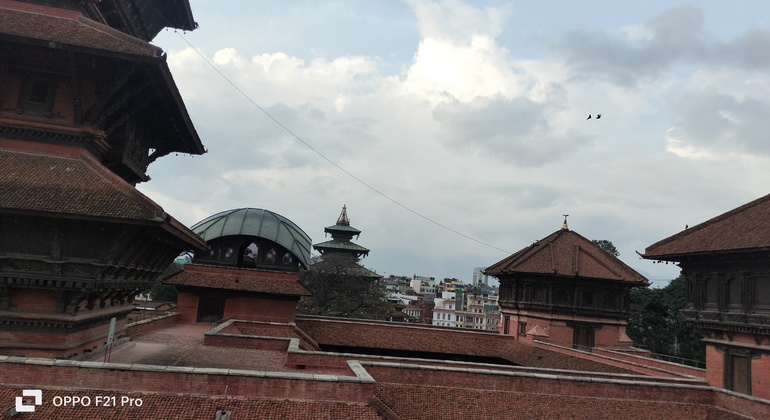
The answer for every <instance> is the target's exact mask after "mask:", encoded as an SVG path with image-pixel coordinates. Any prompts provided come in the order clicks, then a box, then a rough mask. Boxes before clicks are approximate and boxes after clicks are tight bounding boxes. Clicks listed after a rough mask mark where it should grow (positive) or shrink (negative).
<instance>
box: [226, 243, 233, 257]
mask: <svg viewBox="0 0 770 420" xmlns="http://www.w3.org/2000/svg"><path fill="white" fill-rule="evenodd" d="M232 257H233V247H231V246H228V247H227V250H226V251H225V259H226V260H229V259H230V258H232Z"/></svg>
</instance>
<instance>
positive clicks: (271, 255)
mask: <svg viewBox="0 0 770 420" xmlns="http://www.w3.org/2000/svg"><path fill="white" fill-rule="evenodd" d="M275 255H276V252H275V250H274V249H272V248H271V249H270V250H269V251H267V253H266V254H265V262H266V263H268V264H275Z"/></svg>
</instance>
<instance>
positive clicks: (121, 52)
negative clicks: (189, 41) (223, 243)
mask: <svg viewBox="0 0 770 420" xmlns="http://www.w3.org/2000/svg"><path fill="white" fill-rule="evenodd" d="M161 3H162V5H161V4H159V3H158V2H154V1H149V0H125V1H102V2H97V1H88V0H87V1H80V2H73V1H68V0H60V1H57V0H40V1H34V0H25V1H15V0H0V168H2V176H0V354H2V355H6V354H7V355H22V356H42V357H72V356H76V355H79V354H82V353H83V352H86V351H90V350H93V349H94V348H97V347H99V346H100V345H102V344H104V342H105V341H106V337H107V333H108V329H109V325H110V321H111V319H112V318H115V319H116V321H117V322H116V326H117V329H116V332H117V333H120V331H121V329H122V328H124V326H125V320H126V315H127V313H128V312H129V311H131V309H132V305H131V301H132V300H133V297H134V295H136V294H137V293H138V292H140V291H142V290H145V289H147V288H149V286H150V285H151V284H152V283H153V281H154V280H155V279H156V278H157V277H158V276H159V275H160V274H161V273H162V272H163V270H164V269H165V268H166V267H167V266H168V265H169V264H170V263H171V262H172V261H173V259H174V257H175V256H177V255H179V253H181V252H182V251H186V250H188V251H189V250H197V249H205V243H204V242H203V240H202V239H201V238H200V237H198V236H196V235H195V234H193V233H192V232H191V231H190V230H189V229H187V228H186V227H184V226H183V225H182V224H180V223H179V222H177V221H176V220H175V219H174V218H172V217H171V216H170V215H168V214H167V213H165V212H164V211H163V209H162V208H161V207H160V206H158V205H157V204H156V203H154V202H153V201H152V200H150V199H149V198H148V197H146V196H145V195H143V194H142V193H140V192H139V191H138V190H136V188H135V185H136V184H137V183H139V182H144V181H147V180H149V177H148V176H147V174H146V172H147V167H148V166H149V165H150V164H151V163H152V162H153V161H155V160H156V159H158V158H160V157H162V156H165V155H167V154H169V153H172V152H179V153H187V154H202V153H204V152H205V150H204V148H203V145H202V144H201V142H200V139H199V138H198V135H197V133H196V132H195V129H194V127H193V125H192V123H191V121H190V118H189V116H188V114H187V111H186V109H185V107H184V104H183V102H182V99H181V96H180V94H179V92H178V90H177V87H176V85H175V84H174V81H173V79H172V77H171V73H170V72H169V69H168V65H167V64H166V60H165V54H164V53H163V51H162V50H161V49H160V48H158V47H156V46H154V45H152V44H150V43H149V41H150V40H151V39H152V38H153V37H155V35H156V34H157V33H158V32H159V31H160V30H161V29H162V28H164V27H166V26H172V27H176V28H179V29H184V30H193V29H195V27H196V24H195V22H194V21H193V20H192V14H191V12H190V7H189V3H188V2H187V1H186V0H174V1H166V2H161Z"/></svg>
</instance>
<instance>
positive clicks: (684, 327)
mask: <svg viewBox="0 0 770 420" xmlns="http://www.w3.org/2000/svg"><path fill="white" fill-rule="evenodd" d="M686 287H687V283H686V279H685V277H684V276H679V277H677V278H676V279H674V280H672V281H671V282H670V283H669V284H668V285H667V286H666V287H664V288H660V289H651V288H635V289H633V290H631V296H630V303H631V305H630V313H629V319H628V327H627V332H628V336H629V337H630V338H631V339H632V340H634V344H635V345H637V346H639V347H642V348H645V349H647V350H650V351H651V352H653V353H659V354H667V355H671V356H677V357H682V358H685V359H691V360H697V361H704V360H705V358H706V350H705V346H704V344H703V342H702V341H701V339H702V338H703V335H702V334H701V332H700V331H699V330H698V329H697V328H695V327H693V326H692V325H691V324H689V323H688V322H687V321H686V320H685V317H684V315H683V314H682V312H681V311H682V309H684V308H685V305H686V302H685V293H686Z"/></svg>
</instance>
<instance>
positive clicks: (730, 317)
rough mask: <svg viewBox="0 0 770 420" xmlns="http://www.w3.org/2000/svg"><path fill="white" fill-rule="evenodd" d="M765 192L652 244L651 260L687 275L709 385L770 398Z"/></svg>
mask: <svg viewBox="0 0 770 420" xmlns="http://www.w3.org/2000/svg"><path fill="white" fill-rule="evenodd" d="M768 220H770V195H768V196H764V197H762V198H759V199H757V200H755V201H752V202H750V203H748V204H745V205H743V206H740V207H738V208H736V209H733V210H730V211H728V212H726V213H724V214H721V215H719V216H716V217H714V218H712V219H710V220H707V221H705V222H703V223H701V224H699V225H696V226H693V227H690V228H687V229H685V230H683V231H681V232H679V233H677V234H675V235H672V236H670V237H668V238H666V239H663V240H661V241H659V242H656V243H654V244H652V245H650V246H649V247H647V249H646V250H645V252H644V255H643V257H644V258H647V259H651V260H657V261H666V262H669V261H671V262H676V263H678V265H679V266H680V267H681V268H682V274H683V275H684V276H685V277H686V278H687V294H686V299H687V308H686V309H685V311H684V314H685V317H686V318H687V320H688V321H689V322H692V323H694V324H695V325H696V326H697V327H698V328H699V329H701V330H702V331H703V332H704V335H705V338H704V339H703V341H704V342H705V343H706V366H707V370H708V376H707V378H708V381H709V384H710V385H712V386H716V387H724V388H726V389H730V390H734V391H737V392H742V393H745V394H750V395H755V396H758V397H760V398H767V399H770V268H768V267H770V223H768Z"/></svg>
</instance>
